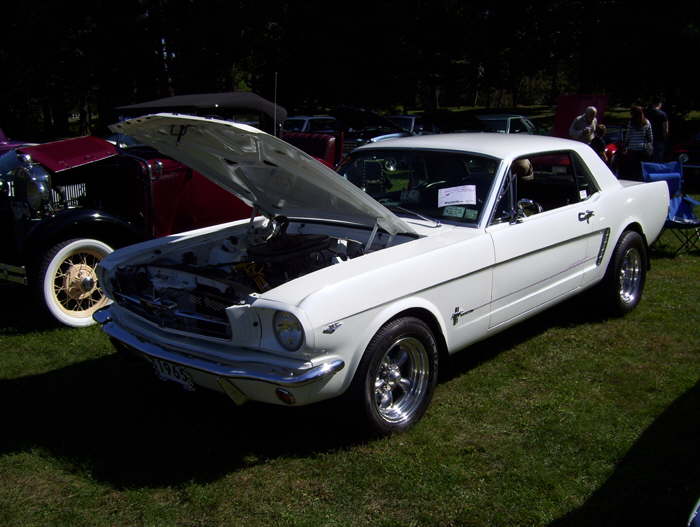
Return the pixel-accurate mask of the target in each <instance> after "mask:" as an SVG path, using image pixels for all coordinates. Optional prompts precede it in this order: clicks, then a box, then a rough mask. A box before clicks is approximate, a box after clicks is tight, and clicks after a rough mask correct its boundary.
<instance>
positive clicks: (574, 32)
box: [0, 0, 700, 140]
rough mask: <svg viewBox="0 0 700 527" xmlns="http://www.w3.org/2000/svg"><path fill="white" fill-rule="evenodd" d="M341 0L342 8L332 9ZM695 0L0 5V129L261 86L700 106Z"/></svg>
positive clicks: (100, 123) (371, 97) (55, 125)
mask: <svg viewBox="0 0 700 527" xmlns="http://www.w3.org/2000/svg"><path fill="white" fill-rule="evenodd" d="M338 7H340V9H341V11H342V12H341V13H340V14H338V13H337V12H336V9H337V8H338ZM697 10H698V7H697V5H696V4H687V5H683V6H673V5H672V6H664V8H663V10H657V11H655V12H651V11H648V10H645V9H641V8H640V7H639V6H638V5H637V4H632V3H631V2H629V1H626V0H625V1H622V0H587V1H585V2H584V1H582V0H567V1H564V0H546V1H543V2H532V3H526V4H520V5H518V6H516V7H513V4H511V3H509V2H504V1H502V0H491V1H488V2H487V1H483V0H479V1H475V2H463V1H459V0H433V1H431V2H428V1H427V0H404V1H401V2H399V1H395V0H390V1H384V2H377V1H375V2H373V3H369V2H367V3H364V2H361V1H356V2H353V3H347V4H333V5H329V4H328V2H319V1H317V0H309V1H307V2H289V1H286V2H283V1H276V2H271V1H265V0H258V1H254V0H239V1H237V2H231V1H224V0H209V1H207V2H202V1H199V2H197V1H195V0H177V1H176V0H123V1H121V2H118V3H114V2H104V1H102V0H96V1H92V2H87V1H84V0H81V1H77V2H71V3H69V4H66V3H58V2H47V1H43V2H34V3H21V4H20V3H13V4H9V5H8V6H4V7H3V42H4V44H3V47H2V49H0V71H2V72H3V82H2V83H0V95H2V97H3V101H4V104H3V106H2V107H0V126H2V127H3V129H5V130H6V132H8V133H9V134H10V135H11V136H14V137H21V138H23V139H32V140H43V139H48V138H55V137H64V136H67V135H76V134H79V133H88V132H93V133H94V132H100V131H104V129H105V128H104V125H105V124H107V123H109V122H111V121H112V120H113V119H115V118H116V116H115V114H114V111H113V109H114V108H115V107H116V106H120V105H126V104H131V103H135V102H142V101H145V100H150V99H154V98H158V97H165V96H168V95H173V94H185V93H198V92H217V91H230V90H235V89H244V90H252V91H254V92H256V93H259V94H260V95H262V96H263V97H266V98H269V99H272V98H273V96H274V93H275V88H277V93H278V96H279V103H280V104H282V105H283V106H286V107H287V108H288V109H290V110H292V111H305V112H322V111H324V109H326V108H330V107H334V106H336V105H339V104H353V105H359V106H365V107H370V108H374V109H381V110H392V111H393V110H400V109H405V108H414V109H429V108H435V107H448V106H473V105H477V104H478V105H481V106H494V107H498V106H516V105H520V104H553V103H554V101H555V100H556V97H557V96H558V95H560V94H562V93H577V92H578V93H603V94H607V95H608V96H609V97H610V98H611V100H614V101H618V102H620V103H622V104H624V105H628V104H631V103H632V102H634V101H637V100H645V99H647V98H650V97H652V96H656V95H661V96H662V97H664V98H666V99H667V102H668V103H669V104H670V105H673V106H675V107H677V108H679V109H680V110H681V111H683V110H686V109H689V108H691V107H694V106H696V105H697V103H698V100H697V97H698V96H697V93H696V90H695V88H694V86H693V84H692V83H691V82H690V81H689V80H687V76H688V75H690V67H691V66H690V64H689V57H690V56H692V54H693V52H694V51H697V49H699V46H698V44H699V43H700V28H699V26H698V17H697V14H698V13H697Z"/></svg>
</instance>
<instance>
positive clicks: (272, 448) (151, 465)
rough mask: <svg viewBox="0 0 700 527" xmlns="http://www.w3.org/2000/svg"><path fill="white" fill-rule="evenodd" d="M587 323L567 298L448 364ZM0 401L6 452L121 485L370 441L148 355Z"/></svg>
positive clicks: (345, 421) (329, 407) (55, 375)
mask: <svg viewBox="0 0 700 527" xmlns="http://www.w3.org/2000/svg"><path fill="white" fill-rule="evenodd" d="M587 311H588V310H583V312H587ZM17 320H18V321H22V318H21V317H19V318H18V319H17ZM590 321H591V316H590V314H586V315H582V310H581V309H580V301H579V302H566V303H564V304H562V307H560V308H558V309H557V310H550V311H547V312H545V313H543V314H541V315H539V316H537V317H535V318H534V319H532V320H531V321H530V322H529V323H528V324H526V325H520V326H516V327H514V328H513V329H512V330H509V331H507V332H505V333H502V334H501V335H499V336H496V337H495V338H491V339H489V340H488V341H486V342H484V343H482V344H477V345H475V346H473V347H472V348H471V349H470V350H468V351H467V352H466V353H461V354H458V355H457V356H456V358H455V360H454V361H452V363H451V364H450V365H449V368H446V370H448V371H449V372H450V373H449V375H451V376H456V375H460V374H461V373H463V372H466V371H468V370H469V369H471V368H472V367H475V366H477V365H478V364H480V363H481V362H484V361H486V360H490V359H491V358H493V357H495V356H496V355H497V354H498V353H500V352H501V351H503V350H505V349H508V348H510V347H511V346H513V345H514V344H516V343H518V342H522V341H524V340H527V339H529V338H532V337H533V336H535V335H537V334H539V333H540V332H542V331H545V330H546V329H547V328H549V327H551V326H552V325H566V326H571V325H576V324H579V323H582V322H590ZM0 331H1V330H0ZM0 400H2V401H12V403H11V404H7V405H4V406H5V409H4V410H3V413H4V416H3V429H4V432H3V434H0V455H1V454H4V453H11V452H25V451H30V450H32V449H34V448H39V449H45V450H46V451H47V452H48V453H49V455H50V456H52V458H54V459H55V460H56V461H57V462H58V463H60V464H62V465H63V466H64V469H65V470H68V471H77V472H83V473H86V474H89V475H90V477H93V478H95V479H97V480H100V481H104V482H106V483H108V484H109V485H112V486H114V487H117V488H133V487H141V486H147V487H148V486H163V485H177V484H178V483H183V482H187V481H201V482H207V481H212V480H215V479H218V478H220V477H222V476H223V475H225V474H227V473H230V472H232V471H235V470H239V469H242V468H245V467H248V466H252V465H255V464H258V463H262V462H265V461H266V460H268V459H274V458H276V457H279V456H292V457H299V456H302V457H303V456H308V455H314V454H317V453H319V452H328V451H333V450H337V449H342V448H348V447H350V446H353V445H356V444H360V443H363V442H366V441H368V440H370V439H371V436H369V435H368V433H367V432H366V430H365V429H364V427H362V426H360V424H359V423H358V421H357V420H356V419H349V415H348V414H349V412H348V410H349V409H348V408H347V407H346V406H344V404H342V403H340V402H336V401H329V402H326V403H320V404H316V405H312V406H308V407H302V408H287V407H276V406H271V405H262V404H256V403H248V404H246V405H243V406H241V407H236V406H234V405H233V403H231V402H230V400H229V399H228V398H227V397H225V396H223V395H221V394H218V393H214V392H209V391H207V390H204V389H201V390H198V391H197V392H195V393H194V394H192V393H187V392H184V391H182V390H181V389H180V388H179V387H178V386H176V385H174V384H170V383H163V382H159V381H158V380H157V379H156V377H155V375H154V373H153V371H152V370H151V368H150V366H149V365H148V364H147V363H146V362H145V361H142V360H137V359H131V360H129V359H126V358H124V357H122V356H120V355H119V354H113V355H110V356H106V357H102V358H99V359H95V360H90V361H85V362H82V363H78V364H74V365H71V366H67V367H65V368H61V369H57V370H54V371H51V372H48V373H44V374H40V375H35V376H27V377H21V378H17V379H10V380H0Z"/></svg>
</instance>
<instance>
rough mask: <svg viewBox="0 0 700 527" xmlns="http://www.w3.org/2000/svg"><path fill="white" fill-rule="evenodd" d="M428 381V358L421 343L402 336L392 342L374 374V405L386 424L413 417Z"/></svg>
mask: <svg viewBox="0 0 700 527" xmlns="http://www.w3.org/2000/svg"><path fill="white" fill-rule="evenodd" d="M429 383H430V360H429V357H428V352H427V350H426V348H425V346H424V345H423V343H422V342H421V341H420V340H418V339H417V338H414V337H403V338H400V339H398V340H397V341H396V342H394V343H393V344H392V346H391V347H390V348H389V349H388V350H387V352H386V353H385V354H384V356H383V357H382V359H381V361H380V362H379V367H378V369H377V371H376V374H375V376H374V404H375V407H376V410H377V413H378V414H379V415H380V416H381V418H382V419H384V420H385V421H387V422H388V423H393V424H396V423H402V422H404V421H410V420H412V419H413V417H414V415H415V413H416V411H417V410H418V408H420V407H421V406H422V403H423V400H424V398H425V395H426V393H427V392H428V387H429Z"/></svg>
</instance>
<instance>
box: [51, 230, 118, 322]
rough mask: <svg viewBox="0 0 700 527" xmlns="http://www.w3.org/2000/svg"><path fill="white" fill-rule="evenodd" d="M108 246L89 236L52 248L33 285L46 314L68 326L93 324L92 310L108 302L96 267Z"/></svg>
mask: <svg viewBox="0 0 700 527" xmlns="http://www.w3.org/2000/svg"><path fill="white" fill-rule="evenodd" d="M111 252H112V248H111V247H110V246H109V245H107V244H105V243H103V242H101V241H99V240H92V239H76V240H68V241H65V242H62V243H59V244H57V245H55V246H54V247H52V248H51V249H50V250H49V251H48V252H47V253H46V255H45V257H44V260H43V262H42V266H41V269H40V270H39V276H38V279H37V285H38V286H40V288H41V290H40V294H41V297H42V300H43V302H44V304H45V306H46V308H47V310H48V311H49V313H50V314H51V315H52V316H53V317H54V318H55V319H56V320H57V321H58V322H61V323H62V324H65V325H67V326H72V327H82V326H88V325H90V324H92V323H93V320H92V315H93V313H94V312H95V311H97V310H98V309H100V308H101V307H103V306H105V305H107V304H108V302H109V300H108V298H107V297H106V296H105V295H104V293H103V291H102V289H101V288H100V285H99V280H98V277H97V266H98V265H99V263H100V262H101V261H102V259H103V258H104V257H105V256H107V255H108V254H109V253H111Z"/></svg>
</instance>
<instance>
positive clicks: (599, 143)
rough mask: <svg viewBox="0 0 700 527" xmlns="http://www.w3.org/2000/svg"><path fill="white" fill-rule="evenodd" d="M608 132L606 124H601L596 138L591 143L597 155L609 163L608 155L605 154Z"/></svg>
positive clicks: (596, 130)
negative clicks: (606, 134)
mask: <svg viewBox="0 0 700 527" xmlns="http://www.w3.org/2000/svg"><path fill="white" fill-rule="evenodd" d="M606 131H607V128H606V126H605V125H604V124H599V125H598V126H596V129H595V137H594V138H593V140H592V141H591V143H590V145H591V148H592V149H593V150H595V153H596V154H598V156H599V157H600V158H601V159H602V160H603V161H605V162H606V163H607V162H608V161H609V160H608V156H607V154H606V153H605V147H606V146H607V144H606V143H605V132H606Z"/></svg>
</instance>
